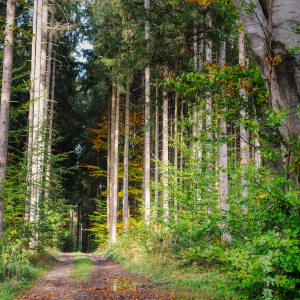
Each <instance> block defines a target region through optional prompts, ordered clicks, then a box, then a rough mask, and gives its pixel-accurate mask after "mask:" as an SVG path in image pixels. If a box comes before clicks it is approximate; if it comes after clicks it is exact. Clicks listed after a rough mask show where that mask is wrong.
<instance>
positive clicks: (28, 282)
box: [0, 250, 59, 300]
mask: <svg viewBox="0 0 300 300" xmlns="http://www.w3.org/2000/svg"><path fill="white" fill-rule="evenodd" d="M58 255H59V254H58V252H57V251H52V250H50V251H49V252H43V253H38V254H36V255H34V256H32V257H31V259H30V263H29V264H20V263H18V262H15V263H14V265H13V268H12V266H10V269H11V270H14V272H10V274H12V273H13V274H14V275H13V276H7V275H8V271H6V276H3V277H2V278H1V280H0V299H1V300H12V299H14V298H15V297H16V296H17V295H19V294H22V293H23V292H24V291H25V290H26V289H29V288H31V287H32V286H33V285H34V283H36V280H37V279H38V278H40V277H43V276H44V275H45V274H46V273H47V272H49V271H50V270H51V269H52V267H53V265H54V264H55V263H56V262H57V258H58ZM0 268H2V270H3V268H5V266H3V265H1V264H0ZM6 269H7V266H6Z"/></svg>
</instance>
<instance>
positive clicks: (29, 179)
mask: <svg viewBox="0 0 300 300" xmlns="http://www.w3.org/2000/svg"><path fill="white" fill-rule="evenodd" d="M37 1H38V0H34V5H33V24H32V28H33V30H32V33H33V37H32V47H31V74H30V80H31V88H30V106H29V113H28V141H27V152H28V154H27V174H26V177H27V178H26V182H27V194H26V199H25V214H24V220H25V221H28V220H29V218H30V198H31V194H32V191H33V185H32V152H33V119H34V91H35V85H36V78H35V77H36V75H35V66H36V58H37V57H36V48H37V43H36V35H37V10H38V2H37Z"/></svg>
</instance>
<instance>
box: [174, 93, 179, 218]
mask: <svg viewBox="0 0 300 300" xmlns="http://www.w3.org/2000/svg"><path fill="white" fill-rule="evenodd" d="M177 122H178V94H177V92H176V93H175V106H174V139H175V140H177V133H178V124H177ZM174 168H175V180H176V185H175V188H176V190H177V187H178V184H177V183H178V178H177V169H178V147H177V144H176V145H175V147H174ZM177 210H178V201H177V195H176V196H175V199H174V211H175V215H174V219H175V220H176V219H177V213H176V212H177Z"/></svg>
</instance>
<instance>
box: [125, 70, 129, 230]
mask: <svg viewBox="0 0 300 300" xmlns="http://www.w3.org/2000/svg"><path fill="white" fill-rule="evenodd" d="M129 79H130V78H129V76H127V82H126V103H125V140H124V179H123V232H126V231H127V230H128V219H129V206H128V161H129V110H130V107H129V105H130V83H129Z"/></svg>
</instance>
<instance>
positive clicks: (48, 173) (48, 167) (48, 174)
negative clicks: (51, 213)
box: [44, 0, 56, 201]
mask: <svg viewBox="0 0 300 300" xmlns="http://www.w3.org/2000/svg"><path fill="white" fill-rule="evenodd" d="M54 17H55V0H53V2H52V4H51V20H50V31H49V44H48V60H47V74H46V94H45V100H46V111H45V115H44V122H45V124H46V121H47V117H48V124H49V129H48V143H47V151H46V177H45V181H46V183H45V199H46V201H47V200H48V199H49V197H50V177H51V148H52V135H53V108H54V91H55V68H56V56H55V55H54V59H53V60H52V50H53V35H54ZM52 62H53V63H52ZM51 66H52V68H51ZM51 72H52V90H51V101H49V100H50V99H49V98H50V97H49V96H50V83H51ZM49 102H50V109H49ZM48 110H49V112H48Z"/></svg>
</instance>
